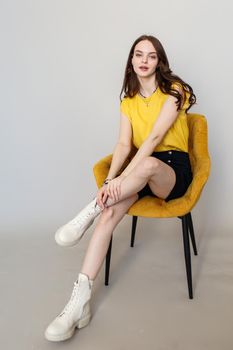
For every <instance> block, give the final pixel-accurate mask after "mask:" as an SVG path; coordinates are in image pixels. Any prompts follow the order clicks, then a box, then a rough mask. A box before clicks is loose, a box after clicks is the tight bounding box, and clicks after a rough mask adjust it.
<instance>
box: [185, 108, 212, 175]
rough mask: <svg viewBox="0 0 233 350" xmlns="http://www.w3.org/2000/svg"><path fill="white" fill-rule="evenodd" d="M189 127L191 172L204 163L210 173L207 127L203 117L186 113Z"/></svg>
mask: <svg viewBox="0 0 233 350" xmlns="http://www.w3.org/2000/svg"><path fill="white" fill-rule="evenodd" d="M187 121H188V127H189V157H190V162H191V165H192V169H193V171H195V170H198V168H199V167H198V166H197V165H198V164H199V163H200V164H201V163H202V164H203V162H204V161H205V162H206V165H208V169H207V168H206V173H207V175H209V171H210V156H209V152H208V126H207V120H206V118H205V117H204V115H201V114H194V113H188V117H187Z"/></svg>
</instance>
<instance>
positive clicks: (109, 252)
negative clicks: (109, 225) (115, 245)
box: [105, 237, 112, 286]
mask: <svg viewBox="0 0 233 350" xmlns="http://www.w3.org/2000/svg"><path fill="white" fill-rule="evenodd" d="M111 252H112V237H111V240H110V243H109V246H108V251H107V254H106V259H105V286H108V281H109V270H110V262H111Z"/></svg>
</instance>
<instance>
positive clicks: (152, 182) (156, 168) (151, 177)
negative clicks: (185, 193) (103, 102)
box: [105, 157, 176, 207]
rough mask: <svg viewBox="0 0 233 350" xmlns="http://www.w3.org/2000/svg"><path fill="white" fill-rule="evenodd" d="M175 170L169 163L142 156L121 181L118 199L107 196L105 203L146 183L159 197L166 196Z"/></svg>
mask: <svg viewBox="0 0 233 350" xmlns="http://www.w3.org/2000/svg"><path fill="white" fill-rule="evenodd" d="M175 181H176V175H175V171H174V170H173V169H172V167H170V166H169V165H167V164H165V163H164V162H162V161H161V160H159V159H157V158H154V157H146V158H144V159H143V160H142V161H141V162H140V163H139V164H138V165H137V166H135V168H134V169H133V170H132V171H131V173H130V174H129V175H128V176H127V177H126V178H125V179H124V180H123V181H122V184H121V194H120V197H119V199H118V200H115V199H113V198H110V197H108V199H107V201H106V202H105V205H106V206H107V207H110V206H111V205H113V204H115V203H117V202H119V201H121V200H123V199H125V198H127V197H129V196H131V195H132V194H135V193H137V192H138V191H140V190H141V189H142V188H143V187H144V186H145V185H146V184H147V183H148V184H149V186H150V188H151V190H152V192H153V193H154V194H155V195H157V196H158V197H160V198H166V197H167V196H168V195H169V193H170V192H171V190H172V188H173V187H174V185H175Z"/></svg>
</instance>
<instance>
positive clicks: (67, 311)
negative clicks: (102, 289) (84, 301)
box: [59, 283, 79, 317]
mask: <svg viewBox="0 0 233 350" xmlns="http://www.w3.org/2000/svg"><path fill="white" fill-rule="evenodd" d="M78 294H79V288H78V284H77V283H75V284H74V289H73V291H72V294H71V297H70V300H69V301H68V303H67V304H66V306H65V307H64V309H63V310H62V312H61V313H60V315H59V317H61V316H63V315H64V316H65V315H69V314H70V313H71V312H72V311H73V310H74V307H75V306H76V302H77V299H78Z"/></svg>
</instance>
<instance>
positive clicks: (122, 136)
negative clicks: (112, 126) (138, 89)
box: [107, 113, 132, 179]
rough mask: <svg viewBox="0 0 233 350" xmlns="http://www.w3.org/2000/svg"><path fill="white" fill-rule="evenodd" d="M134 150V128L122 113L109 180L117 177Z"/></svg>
mask: <svg viewBox="0 0 233 350" xmlns="http://www.w3.org/2000/svg"><path fill="white" fill-rule="evenodd" d="M131 149H132V127H131V124H130V121H129V119H128V118H127V117H126V116H125V115H124V114H122V113H121V118H120V130H119V137H118V142H117V144H116V146H115V148H114V152H113V157H112V162H111V166H110V169H109V172H108V176H107V178H108V179H113V178H114V177H116V175H117V173H118V171H119V170H120V169H121V167H122V165H123V164H124V162H125V160H126V159H127V157H128V155H129V154H130V151H131Z"/></svg>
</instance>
